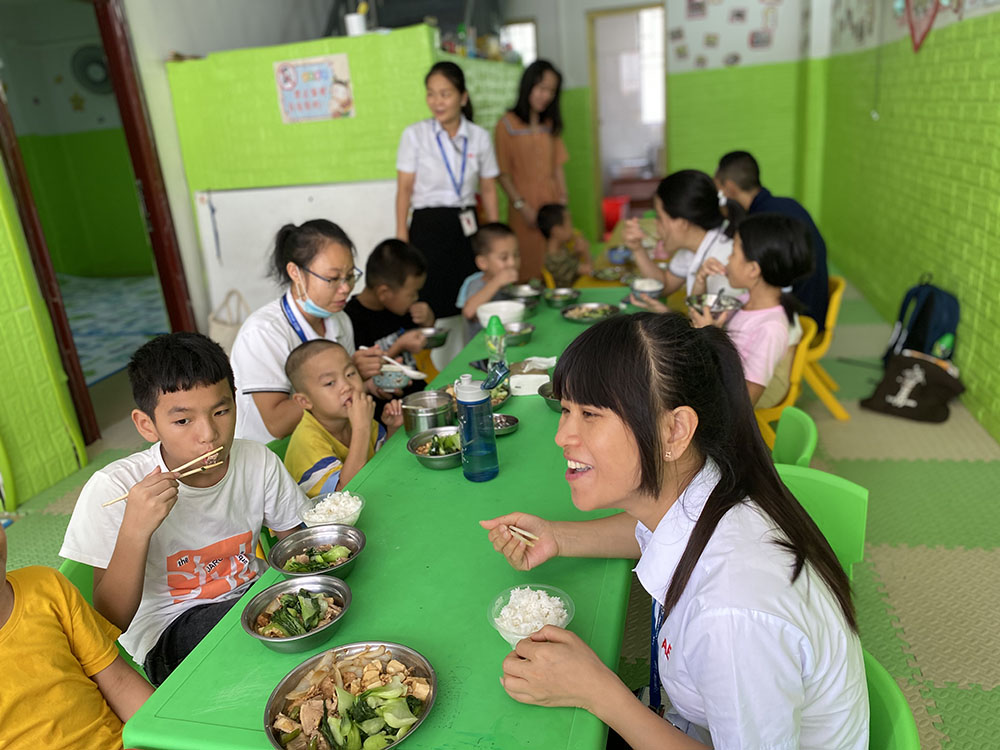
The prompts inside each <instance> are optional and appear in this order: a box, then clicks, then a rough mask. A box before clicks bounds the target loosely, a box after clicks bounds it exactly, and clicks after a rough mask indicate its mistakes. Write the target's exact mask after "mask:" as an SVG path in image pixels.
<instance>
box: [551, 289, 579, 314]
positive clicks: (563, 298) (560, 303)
mask: <svg viewBox="0 0 1000 750" xmlns="http://www.w3.org/2000/svg"><path fill="white" fill-rule="evenodd" d="M578 299H580V290H579V289H571V288H570V287H565V286H564V287H558V288H557V289H546V290H545V303H546V304H547V305H548V306H549V307H554V308H556V309H559V308H562V307H566V306H568V305H572V304H573V303H574V302H576V301H577V300H578Z"/></svg>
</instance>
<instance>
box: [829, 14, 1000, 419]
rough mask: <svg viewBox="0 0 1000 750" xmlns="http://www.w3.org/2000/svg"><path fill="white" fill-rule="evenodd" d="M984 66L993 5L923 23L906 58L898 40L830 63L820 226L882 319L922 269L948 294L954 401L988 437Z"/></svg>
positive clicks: (991, 386)
mask: <svg viewBox="0 0 1000 750" xmlns="http://www.w3.org/2000/svg"><path fill="white" fill-rule="evenodd" d="M879 57H881V59H879ZM879 70H881V80H879V81H878V82H877V83H876V75H877V73H878V71H879ZM997 70H1000V14H996V13H994V14H990V15H987V16H983V17H980V18H975V19H967V20H964V21H961V22H959V23H955V24H952V25H951V26H947V27H944V28H940V29H935V30H934V31H932V32H931V34H930V35H929V36H928V38H927V40H926V41H925V42H924V44H923V46H922V47H921V48H920V52H919V53H918V54H914V52H913V49H912V47H911V45H910V41H909V39H904V40H901V41H899V42H895V43H892V44H888V45H885V46H884V47H882V48H881V50H872V51H867V52H861V53H857V54H852V55H845V56H839V57H834V58H831V59H830V60H829V61H828V71H829V76H828V81H827V101H826V113H827V114H826V142H825V146H824V162H823V179H822V190H823V227H822V228H823V232H824V234H825V236H826V241H827V244H828V245H829V246H830V251H831V254H832V255H833V257H835V259H836V262H837V264H838V265H839V266H841V267H842V268H843V269H844V271H845V272H846V273H847V274H848V276H849V277H850V278H851V280H852V282H854V283H855V284H856V285H857V286H858V287H859V288H860V289H861V290H862V291H863V292H864V294H865V296H866V297H867V298H868V299H869V300H870V301H871V302H872V303H873V304H874V305H875V307H876V308H877V309H878V310H879V311H880V312H881V313H882V315H884V316H885V317H886V318H887V319H895V316H896V314H897V312H898V305H899V302H900V300H901V299H902V295H903V293H904V291H905V290H906V289H907V287H909V286H911V285H913V284H915V283H916V282H917V279H918V277H919V275H920V274H921V273H923V272H925V271H929V272H932V273H933V274H934V281H935V283H936V284H938V285H939V286H941V287H943V288H945V289H947V290H948V291H950V292H952V293H953V294H955V295H956V296H957V297H958V300H959V303H960V304H961V306H962V321H961V324H960V326H959V330H958V344H957V350H956V363H957V364H958V365H959V367H961V369H962V380H963V382H964V383H965V385H966V388H967V389H968V390H967V392H966V395H965V396H964V397H963V401H964V402H965V404H966V405H967V406H968V407H969V408H970V409H971V410H972V412H973V413H974V414H975V415H976V417H977V418H978V419H979V420H980V421H981V422H982V423H983V425H984V426H985V427H986V428H987V429H988V430H989V431H990V432H991V433H992V434H993V435H994V436H996V437H997V438H1000V324H998V321H1000V314H998V313H1000V294H998V291H997V290H998V282H1000V252H998V250H997V239H998V237H1000V200H998V196H1000V87H998V84H997V76H996V71H997ZM876 90H877V91H878V92H879V94H878V101H877V103H875V93H876ZM873 103H875V106H876V108H877V111H878V113H879V115H880V117H879V119H878V121H877V122H876V121H873V119H872V117H871V115H870V112H871V110H872V107H873Z"/></svg>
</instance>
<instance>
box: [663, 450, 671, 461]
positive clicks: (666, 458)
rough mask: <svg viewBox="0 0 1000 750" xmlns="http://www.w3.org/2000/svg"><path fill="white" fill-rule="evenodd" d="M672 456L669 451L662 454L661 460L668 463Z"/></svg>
mask: <svg viewBox="0 0 1000 750" xmlns="http://www.w3.org/2000/svg"><path fill="white" fill-rule="evenodd" d="M672 455H673V454H672V453H671V452H670V451H667V452H666V453H664V454H663V460H664V461H669V460H670V458H671V456H672Z"/></svg>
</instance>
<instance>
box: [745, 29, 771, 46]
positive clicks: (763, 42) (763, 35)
mask: <svg viewBox="0 0 1000 750" xmlns="http://www.w3.org/2000/svg"><path fill="white" fill-rule="evenodd" d="M770 46H771V30H770V29H757V30H756V31H751V32H750V48H751V49H761V48H762V47H770Z"/></svg>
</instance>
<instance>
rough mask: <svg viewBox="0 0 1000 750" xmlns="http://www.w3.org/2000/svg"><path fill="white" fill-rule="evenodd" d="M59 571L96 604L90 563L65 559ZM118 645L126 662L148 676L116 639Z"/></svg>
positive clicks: (89, 600) (144, 676)
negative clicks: (85, 563)
mask: <svg viewBox="0 0 1000 750" xmlns="http://www.w3.org/2000/svg"><path fill="white" fill-rule="evenodd" d="M59 572H60V573H62V574H63V575H64V576H66V578H68V579H69V582H70V583H72V584H73V585H74V586H76V587H77V588H78V589H79V590H80V594H82V595H83V598H84V599H85V600H86V602H87V604H89V605H90V606H91V607H93V606H94V569H93V568H92V567H91V566H89V565H84V564H83V563H82V562H77V561H76V560H63V563H62V565H60V566H59ZM116 645H117V646H118V653H119V654H121V656H122V658H123V659H124V660H125V663H126V664H128V665H129V666H130V667H132V669H134V670H135V671H136V672H138V673H139V674H141V675H142V676H143V679H145V678H146V673H145V672H143V671H142V667H140V666H139V665H138V664H136V663H135V662H134V661H133V660H132V657H131V656H130V655H129V653H128V651H126V650H125V649H124V648H122V644H121V643H118V642H117V641H116Z"/></svg>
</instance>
